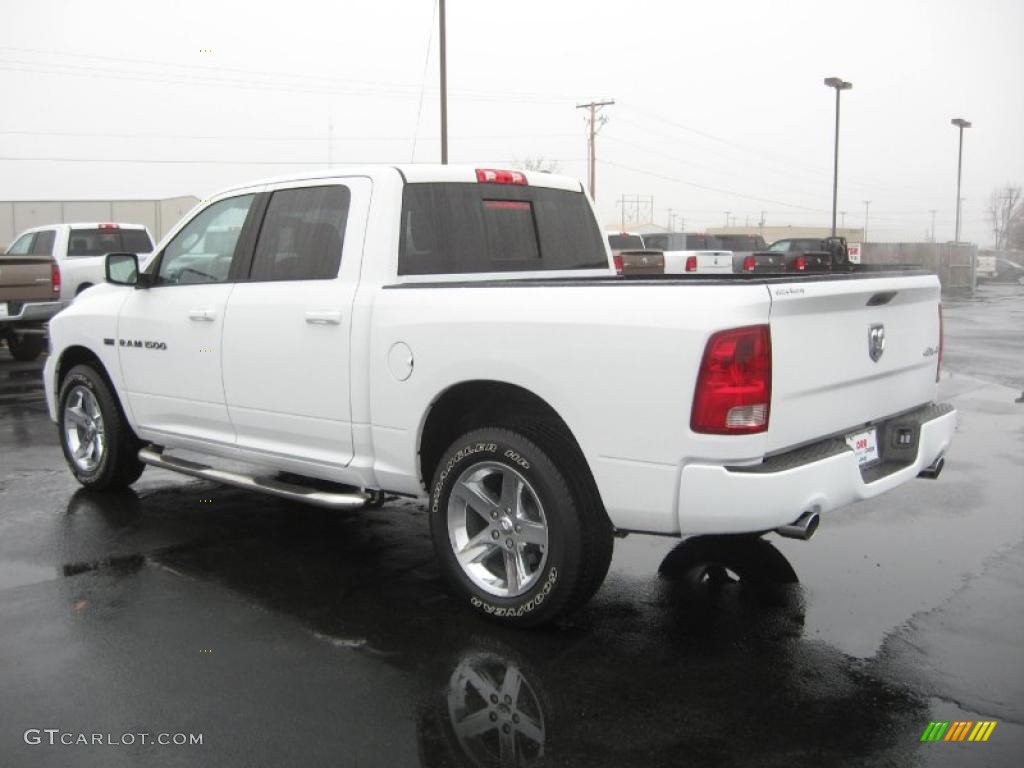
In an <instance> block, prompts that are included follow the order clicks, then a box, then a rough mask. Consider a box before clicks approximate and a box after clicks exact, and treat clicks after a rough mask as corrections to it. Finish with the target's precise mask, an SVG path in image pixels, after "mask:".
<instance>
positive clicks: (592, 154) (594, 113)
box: [442, 0, 615, 200]
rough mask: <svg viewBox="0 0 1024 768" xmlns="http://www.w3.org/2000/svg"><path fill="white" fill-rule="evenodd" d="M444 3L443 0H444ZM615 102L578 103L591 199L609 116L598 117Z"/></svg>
mask: <svg viewBox="0 0 1024 768" xmlns="http://www.w3.org/2000/svg"><path fill="white" fill-rule="evenodd" d="M442 4H443V0H442ZM614 103H615V100H614V99H609V100H608V101H591V102H590V103H588V104H577V105H576V109H589V110H590V116H589V117H588V118H587V128H588V133H589V136H588V141H587V154H588V156H589V171H588V173H587V179H588V186H589V188H590V199H591V200H596V199H597V180H596V175H597V148H596V147H595V145H594V144H595V142H594V139H595V137H596V136H597V130H598V128H599V127H600V126H602V125H604V124H605V123H607V122H608V118H607V117H600V119H599V118H598V113H599V112H600V111H601V108H602V107H610V106H611V105H612V104H614Z"/></svg>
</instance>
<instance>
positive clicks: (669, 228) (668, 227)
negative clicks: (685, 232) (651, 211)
mask: <svg viewBox="0 0 1024 768" xmlns="http://www.w3.org/2000/svg"><path fill="white" fill-rule="evenodd" d="M666 229H667V230H668V231H669V232H671V231H672V209H671V208H669V209H668V226H666Z"/></svg>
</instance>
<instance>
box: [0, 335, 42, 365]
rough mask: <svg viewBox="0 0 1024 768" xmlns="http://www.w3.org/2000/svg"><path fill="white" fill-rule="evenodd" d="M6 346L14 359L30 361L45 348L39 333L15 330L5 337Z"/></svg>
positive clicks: (24, 361) (23, 361)
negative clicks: (22, 332)
mask: <svg viewBox="0 0 1024 768" xmlns="http://www.w3.org/2000/svg"><path fill="white" fill-rule="evenodd" d="M7 347H8V349H10V350H11V357H13V358H14V359H15V360H18V361H19V362H22V363H30V362H32V361H33V360H35V359H36V358H37V357H39V356H40V355H41V354H42V353H43V350H44V349H46V341H45V339H44V338H43V337H42V336H41V335H39V334H35V333H25V334H20V333H17V332H15V333H12V334H11V335H10V336H8V337H7Z"/></svg>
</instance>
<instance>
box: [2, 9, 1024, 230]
mask: <svg viewBox="0 0 1024 768" xmlns="http://www.w3.org/2000/svg"><path fill="white" fill-rule="evenodd" d="M0 7H2V8H3V13H2V18H3V20H4V24H3V27H4V34H3V38H2V40H0V93H2V97H3V98H2V103H3V105H4V109H3V112H2V113H0V199H8V200H10V199H13V200H20V199H72V198H83V199H88V198H100V199H106V198H110V197H116V198H134V197H170V196H173V195H178V194H195V195H196V196H198V197H205V196H207V195H209V194H211V193H213V192H215V191H217V190H218V189H219V188H222V187H225V186H228V185H232V184H235V183H236V182H242V181H246V180H251V179H257V178H262V177H267V176H275V175H279V174H283V173H288V172H291V171H293V170H301V169H304V168H312V167H317V166H325V165H327V163H328V161H329V160H333V162H334V163H335V164H338V163H343V162H408V161H410V160H412V159H415V160H416V161H417V162H432V161H436V160H438V159H439V140H438V135H439V129H438V98H437V93H438V91H437V69H438V64H437V45H438V38H437V32H436V23H437V19H436V6H435V0H375V2H358V3H357V2H350V1H348V0H340V1H339V2H333V3H327V2H310V1H309V0H290V1H289V2H286V3H273V4H271V3H240V2H233V3H226V2H217V1H216V0H203V2H196V1H195V0H175V1H174V2H161V3H142V2H117V1H115V0H90V2H88V3H84V2H72V1H71V0H63V1H61V0H33V2H25V1H24V0H0ZM447 8H448V66H449V113H450V114H449V130H450V140H449V148H450V149H449V151H450V160H451V161H452V162H472V163H478V164H482V163H491V164H495V165H498V164H505V165H507V164H509V163H510V162H511V161H512V160H515V159H522V158H526V157H538V156H543V157H545V158H548V159H552V160H556V161H557V162H558V164H559V166H560V169H561V171H562V172H564V173H567V174H570V175H574V176H577V177H580V178H584V177H585V175H586V165H585V162H584V157H585V155H586V142H585V130H584V123H583V112H582V110H577V109H575V105H576V103H577V102H583V101H589V100H591V99H615V100H616V104H615V105H614V106H612V107H609V108H607V109H606V110H605V111H604V115H605V116H606V117H607V118H608V122H607V124H606V125H605V126H604V127H603V129H602V131H601V133H600V135H599V138H598V160H599V164H598V172H597V203H598V209H599V214H600V216H601V218H602V221H603V222H604V223H611V222H615V221H618V219H619V211H620V209H619V207H618V205H617V202H616V201H617V200H618V198H619V197H620V196H621V195H623V194H627V195H634V194H639V195H642V196H648V195H653V197H654V204H655V219H656V221H658V222H667V221H668V209H669V208H671V209H673V210H674V211H676V212H677V214H678V215H681V216H683V217H684V219H685V226H686V229H687V230H694V229H697V230H699V229H702V228H704V227H708V226H719V225H721V224H723V223H724V222H725V212H726V211H730V212H731V214H732V215H733V216H734V217H736V221H737V222H738V223H740V224H742V223H744V222H745V221H746V220H747V219H749V220H750V221H751V222H756V221H757V219H758V218H759V217H760V215H761V211H767V213H766V221H767V223H768V224H787V223H793V224H820V225H826V224H827V223H828V221H829V218H830V211H831V191H832V189H831V184H832V141H833V133H832V131H833V120H834V106H835V104H834V92H833V91H831V90H830V89H827V88H826V87H825V86H824V85H823V83H822V79H823V78H824V77H827V76H832V75H837V76H840V77H843V78H845V79H847V80H850V81H852V82H853V84H854V87H853V90H852V91H847V92H844V93H843V96H842V132H841V141H840V144H841V149H840V183H839V209H840V210H841V211H847V214H846V223H847V224H848V225H851V226H860V225H861V224H862V223H863V218H864V203H863V201H864V200H870V201H871V208H870V217H871V223H870V225H869V226H870V234H871V235H872V239H890V240H892V239H921V238H923V237H924V236H925V234H926V232H927V230H928V229H929V227H930V224H931V214H930V210H931V209H935V210H936V211H937V213H936V236H937V238H938V239H939V240H946V239H951V238H952V236H953V219H954V205H955V198H956V152H957V131H956V129H955V128H954V127H953V126H951V125H950V122H949V121H950V118H952V117H961V116H962V117H965V118H967V119H969V120H971V121H973V123H974V127H973V128H971V129H969V130H968V131H967V133H966V136H965V151H964V186H963V193H962V194H963V197H964V198H965V202H964V225H963V234H964V237H965V239H972V240H975V241H977V242H981V243H983V244H986V243H988V242H990V240H991V235H990V233H989V225H988V222H987V219H986V215H985V207H986V202H987V200H988V197H989V194H990V193H991V192H992V190H993V189H995V188H996V187H997V186H999V185H1001V184H1004V183H1006V182H1013V183H1024V88H1022V87H1021V85H1020V80H1021V75H1022V74H1024V49H1022V38H1021V33H1022V30H1024V2H1021V0H972V2H967V1H966V0H961V1H960V2H949V1H948V0H938V1H932V2H926V1H924V0H888V1H887V2H878V1H877V0H863V1H861V2H856V3H833V2H823V1H822V0H817V1H811V0H798V1H796V2H786V3H782V2H764V1H762V2H755V1H753V0H732V1H730V0H716V1H715V2H704V3H695V2H642V1H638V0H634V1H633V2H631V3H608V2H584V1H583V0H562V1H561V2H552V1H551V0H548V1H547V2H538V1H537V0H519V1H518V2H514V3H508V2H504V3H496V2H485V1H482V0H475V2H474V1H471V0H448V3H447ZM428 45H429V49H428ZM424 75H425V76H424ZM329 134H331V135H333V142H331V144H330V146H329V144H328V135H329Z"/></svg>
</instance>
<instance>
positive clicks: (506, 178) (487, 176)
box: [476, 168, 528, 186]
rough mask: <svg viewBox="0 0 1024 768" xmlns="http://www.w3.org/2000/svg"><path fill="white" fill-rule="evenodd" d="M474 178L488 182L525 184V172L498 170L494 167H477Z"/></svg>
mask: <svg viewBox="0 0 1024 768" xmlns="http://www.w3.org/2000/svg"><path fill="white" fill-rule="evenodd" d="M476 180H477V181H483V182H487V183H488V184H519V185H522V186H526V184H527V183H528V182H527V181H526V174H525V173H520V172H519V171H500V170H497V169H495V168H477V169H476Z"/></svg>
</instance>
